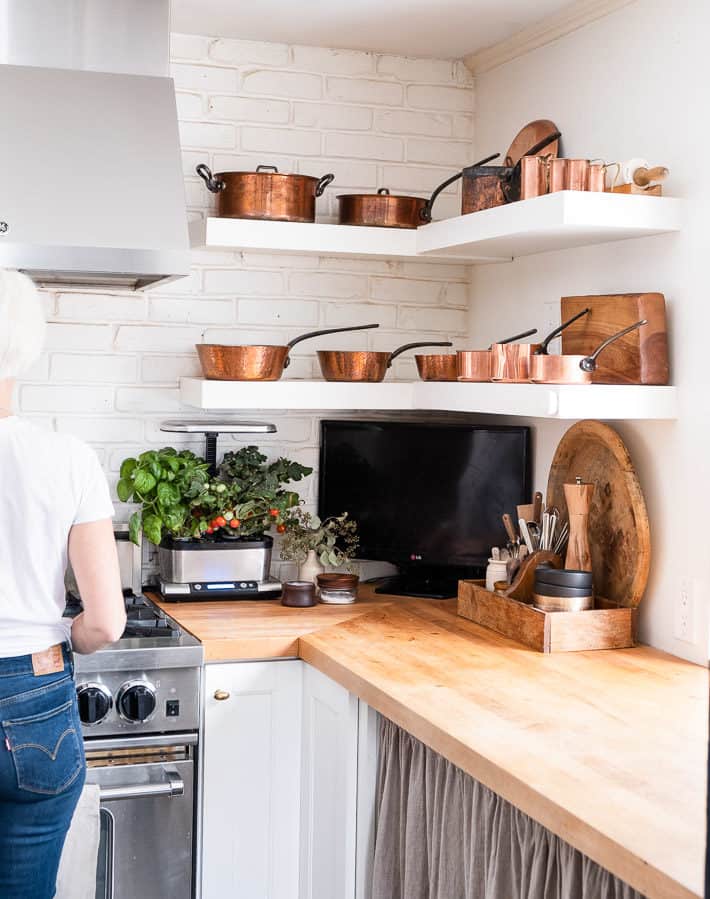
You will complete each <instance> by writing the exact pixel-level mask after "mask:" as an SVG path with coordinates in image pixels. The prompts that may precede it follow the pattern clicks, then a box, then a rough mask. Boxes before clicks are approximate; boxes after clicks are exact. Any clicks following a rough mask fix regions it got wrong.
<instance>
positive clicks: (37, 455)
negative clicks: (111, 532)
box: [0, 417, 114, 658]
mask: <svg viewBox="0 0 710 899" xmlns="http://www.w3.org/2000/svg"><path fill="white" fill-rule="evenodd" d="M113 513H114V510H113V503H112V502H111V497H110V495H109V489H108V484H107V483H106V478H105V476H104V473H103V471H102V470H101V466H100V465H99V460H98V459H97V457H96V453H95V452H94V451H93V450H92V449H91V447H89V446H88V445H87V444H85V443H82V441H81V440H78V439H77V438H76V437H72V436H70V435H68V434H57V433H55V432H54V431H46V430H44V429H43V428H39V427H37V426H36V425H33V424H30V423H29V422H25V421H22V420H20V419H19V418H16V417H10V418H0V658H7V657H10V656H19V655H25V654H27V653H33V652H40V651H41V650H43V649H47V648H48V647H49V646H53V645H54V644H55V643H61V642H62V641H64V640H67V639H68V638H69V633H70V627H71V622H70V621H69V620H67V619H63V618H62V613H63V611H64V606H65V590H64V573H65V571H66V567H67V539H68V537H69V531H70V529H71V527H72V525H74V524H81V523H82V522H87V521H99V520H101V519H104V518H111V517H113Z"/></svg>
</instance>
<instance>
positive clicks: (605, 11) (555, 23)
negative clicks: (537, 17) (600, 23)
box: [464, 0, 635, 75]
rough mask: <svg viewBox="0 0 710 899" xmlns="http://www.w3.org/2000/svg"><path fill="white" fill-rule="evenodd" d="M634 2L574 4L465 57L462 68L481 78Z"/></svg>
mask: <svg viewBox="0 0 710 899" xmlns="http://www.w3.org/2000/svg"><path fill="white" fill-rule="evenodd" d="M633 2H635V0H577V2H576V3H574V4H572V6H568V7H566V8H565V9H561V10H560V11H559V12H557V13H555V14H554V15H551V16H548V17H547V18H546V19H543V20H542V21H540V22H537V23H535V24H534V25H530V26H528V27H527V28H523V30H522V31H519V32H518V33H517V34H514V35H513V36H512V37H509V38H507V39H506V40H504V41H500V43H498V44H493V45H492V46H490V47H484V48H483V49H482V50H478V51H477V52H476V53H471V54H469V55H468V56H466V57H464V64H465V65H466V68H467V69H469V71H470V72H472V73H473V74H474V75H480V74H481V73H482V72H488V71H490V70H491V69H495V68H496V67H497V66H501V65H503V63H506V62H510V60H512V59H516V58H517V57H518V56H523V55H524V54H525V53H529V52H530V51H531V50H535V49H537V47H544V46H545V44H549V43H551V42H552V41H556V40H557V39H558V38H561V37H564V36H565V35H566V34H570V33H571V32H573V31H577V29H578V28H582V27H584V26H585V25H588V24H589V23H590V22H594V21H596V20H597V19H602V18H603V17H604V16H608V15H609V14H610V13H613V12H616V10H618V9H622V8H623V7H624V6H629V5H630V4H631V3H633Z"/></svg>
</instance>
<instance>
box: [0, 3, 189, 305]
mask: <svg viewBox="0 0 710 899" xmlns="http://www.w3.org/2000/svg"><path fill="white" fill-rule="evenodd" d="M3 31H4V32H5V34H3V41H0V63H2V64H0V122H1V123H2V131H3V136H2V140H0V266H4V267H7V268H18V269H21V270H23V271H26V272H27V273H28V274H29V275H31V276H32V277H33V278H34V279H35V280H36V281H38V282H40V283H44V284H54V285H73V286H82V287H101V288H110V287H116V286H119V287H124V288H133V289H135V288H142V287H148V286H150V285H155V284H158V283H160V282H163V281H165V280H168V279H172V278H176V277H182V276H184V275H186V274H187V273H188V270H189V242H188V232H187V216H186V211H185V189H184V184H183V176H182V164H181V158H180V144H179V135H178V127H177V111H176V105H175V93H174V88H173V82H172V80H171V79H170V78H168V77H167V74H166V73H167V67H168V46H169V43H168V42H169V7H168V0H83V2H82V0H0V33H2V32H3ZM33 37H34V40H33V39H32V38H33ZM102 67H105V69H106V70H104V71H99V70H98V69H100V68H102Z"/></svg>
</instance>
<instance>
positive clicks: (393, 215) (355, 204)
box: [338, 187, 427, 228]
mask: <svg viewBox="0 0 710 899" xmlns="http://www.w3.org/2000/svg"><path fill="white" fill-rule="evenodd" d="M426 205H427V200H426V199H425V198H423V197H406V196H399V195H396V194H391V193H390V192H389V190H387V188H386V187H381V188H380V189H379V190H378V191H377V193H376V194H339V195H338V222H339V223H340V224H341V225H364V226H366V227H371V228H418V227H419V225H421V224H423V223H424V218H423V217H422V213H423V211H424V208H425V207H426Z"/></svg>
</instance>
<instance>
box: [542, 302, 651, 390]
mask: <svg viewBox="0 0 710 899" xmlns="http://www.w3.org/2000/svg"><path fill="white" fill-rule="evenodd" d="M647 324H648V319H645V318H644V319H642V320H641V321H639V322H636V323H635V324H633V325H629V327H628V328H624V329H623V330H622V331H617V333H616V334H612V336H611V337H607V339H606V340H605V341H604V342H603V343H600V344H599V346H598V347H597V348H596V350H594V352H593V353H590V355H589V356H576V355H563V356H546V355H537V356H533V357H532V358H531V360H530V380H531V381H534V382H535V383H538V384H591V383H592V379H593V375H594V372H595V371H596V368H597V357H598V356H599V354H600V353H603V352H604V350H605V349H606V348H607V347H608V346H609V344H611V343H613V342H614V341H615V340H618V339H619V338H620V337H623V336H624V335H625V334H628V333H629V332H630V331H635V330H636V329H637V328H640V327H642V326H643V325H647Z"/></svg>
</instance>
